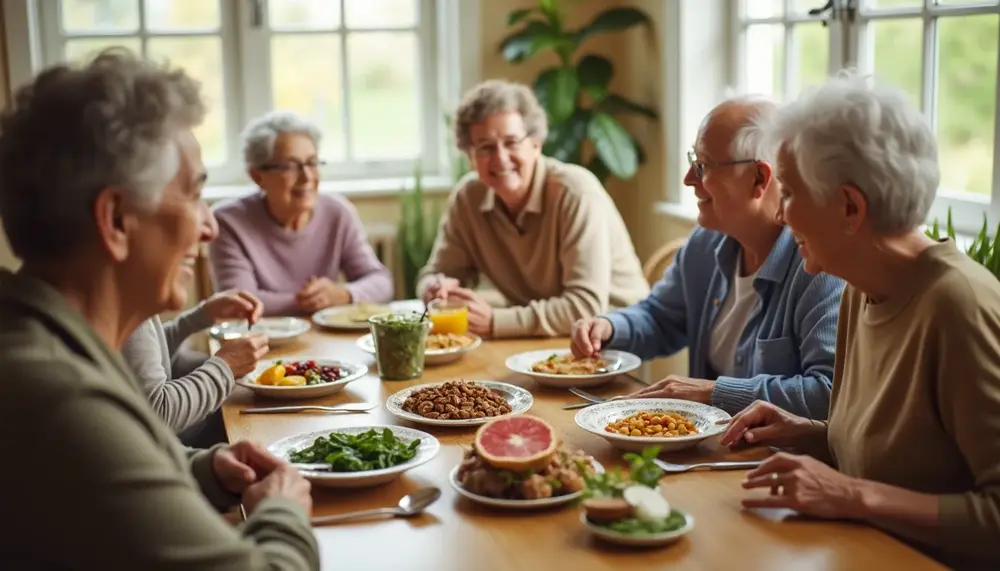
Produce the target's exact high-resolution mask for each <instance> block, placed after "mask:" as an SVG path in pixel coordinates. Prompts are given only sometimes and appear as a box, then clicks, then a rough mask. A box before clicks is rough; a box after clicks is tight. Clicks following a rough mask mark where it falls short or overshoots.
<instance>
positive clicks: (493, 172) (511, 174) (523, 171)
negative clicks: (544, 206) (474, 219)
mask: <svg viewBox="0 0 1000 571" xmlns="http://www.w3.org/2000/svg"><path fill="white" fill-rule="evenodd" d="M469 137H470V139H471V141H472V147H471V148H470V149H469V158H470V160H471V162H472V164H473V165H475V168H476V173H477V174H478V175H479V179H480V180H481V181H483V183H485V184H486V186H488V187H490V188H492V189H493V190H494V191H495V192H496V193H497V194H499V195H500V197H501V199H503V200H505V201H507V202H514V201H516V199H518V198H520V197H521V196H523V195H524V194H525V193H527V191H528V188H529V187H530V186H531V177H532V175H533V174H534V172H535V164H536V163H537V162H538V157H539V155H541V152H542V145H541V143H540V142H538V141H536V140H535V139H533V138H531V137H528V131H527V129H526V127H525V125H524V118H523V117H521V114H520V113H516V112H513V111H508V112H503V113H494V114H492V115H489V116H487V117H486V119H485V120H483V121H482V122H480V123H475V124H473V125H472V126H470V127H469Z"/></svg>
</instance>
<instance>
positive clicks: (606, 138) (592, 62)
mask: <svg viewBox="0 0 1000 571" xmlns="http://www.w3.org/2000/svg"><path fill="white" fill-rule="evenodd" d="M640 24H645V25H649V24H650V20H649V16H647V15H646V14H645V13H644V12H643V11H641V10H638V9H636V8H610V9H608V10H604V11H603V12H601V13H600V14H598V15H597V16H595V17H594V18H593V20H591V21H590V23H588V24H587V25H585V26H583V27H581V28H579V29H571V28H569V27H567V26H566V25H565V14H564V11H563V9H562V7H561V5H560V2H559V0H539V2H538V6H537V7H535V8H526V9H520V10H514V11H512V12H510V13H509V14H508V16H507V25H508V26H510V27H517V29H516V30H515V31H513V32H512V33H511V34H509V35H508V36H507V37H506V38H504V39H503V41H502V42H500V53H501V54H502V55H503V57H504V59H506V60H507V61H508V62H511V63H514V64H517V63H521V62H523V61H525V60H527V59H530V58H532V57H535V56H537V55H539V54H541V53H543V52H545V51H547V50H552V51H553V52H555V54H556V56H557V57H558V64H557V65H555V66H552V67H549V68H546V69H545V70H543V71H542V72H541V73H540V74H539V76H538V78H537V79H536V80H535V82H534V85H533V89H534V92H535V95H536V96H537V97H538V100H539V102H540V103H541V104H542V105H543V106H544V107H545V110H546V112H547V114H548V117H549V124H550V125H549V136H548V138H547V139H546V141H545V144H544V147H543V152H544V153H545V154H546V155H549V156H551V157H554V158H557V159H559V160H561V161H564V162H571V163H576V164H581V165H585V166H586V167H587V168H588V169H590V171H591V172H593V173H594V174H595V175H597V177H598V178H599V179H600V180H601V181H602V182H603V181H604V180H606V179H607V178H608V176H615V177H617V178H619V179H630V178H632V177H633V176H635V173H636V171H637V170H638V165H639V164H640V163H642V162H644V161H645V157H644V153H643V151H642V148H641V147H640V145H639V143H638V142H637V141H636V140H635V138H634V137H633V136H632V135H631V134H630V133H629V132H628V131H627V130H626V129H625V127H624V126H622V124H621V122H620V121H619V120H618V117H619V116H621V115H623V114H626V115H627V114H632V115H639V116H643V117H647V118H649V119H652V120H656V119H657V113H656V111H654V110H653V109H652V108H650V107H647V106H644V105H641V104H639V103H636V102H634V101H631V100H629V99H628V98H626V97H624V96H622V95H620V94H617V93H613V92H612V91H611V87H610V86H611V80H612V78H613V77H614V65H613V64H612V63H611V61H610V60H609V59H607V58H606V57H603V56H601V55H598V54H594V53H587V54H584V55H583V56H582V57H578V56H577V55H576V52H577V50H578V49H579V48H580V46H581V45H582V44H583V42H584V41H585V40H586V39H587V38H589V37H591V36H594V35H596V34H602V33H608V32H616V31H621V30H626V29H628V28H631V27H633V26H637V25H640ZM587 143H589V147H588V146H587Z"/></svg>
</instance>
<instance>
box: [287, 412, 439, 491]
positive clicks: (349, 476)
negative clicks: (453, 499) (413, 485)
mask: <svg viewBox="0 0 1000 571" xmlns="http://www.w3.org/2000/svg"><path fill="white" fill-rule="evenodd" d="M268 450H269V451H270V452H271V453H272V454H274V455H275V456H277V457H279V458H282V459H283V460H285V461H287V462H290V463H292V464H302V465H314V466H315V467H316V469H303V470H302V474H303V475H304V476H305V477H306V478H307V479H308V480H309V481H310V482H312V483H313V484H315V485H317V486H325V487H331V488H358V487H365V486H375V485H379V484H385V483H388V482H391V481H393V480H395V479H396V478H399V477H400V476H402V475H403V473H404V472H406V471H408V470H412V469H413V468H416V467H417V466H420V465H422V464H425V463H427V462H429V461H430V460H431V459H433V458H434V457H435V456H437V453H438V452H439V451H440V450H441V443H440V442H438V440H437V439H436V438H434V437H433V436H431V435H430V434H427V433H426V432H422V431H420V430H414V429H412V428H406V427H402V426H354V427H345V428H337V429H334V430H317V431H312V432H305V433H301V434H296V435H294V436H289V437H287V438H283V439H281V440H279V441H277V442H275V443H273V444H271V445H270V446H268Z"/></svg>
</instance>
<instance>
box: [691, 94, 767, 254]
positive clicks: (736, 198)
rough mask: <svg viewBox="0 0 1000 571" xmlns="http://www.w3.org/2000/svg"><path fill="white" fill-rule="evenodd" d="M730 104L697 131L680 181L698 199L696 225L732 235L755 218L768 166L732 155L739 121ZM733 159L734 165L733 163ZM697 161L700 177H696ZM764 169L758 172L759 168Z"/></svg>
mask: <svg viewBox="0 0 1000 571" xmlns="http://www.w3.org/2000/svg"><path fill="white" fill-rule="evenodd" d="M740 113H745V111H742V110H740V109H736V108H734V107H725V108H719V109H716V110H715V111H713V112H712V114H711V115H710V116H709V117H708V118H707V119H706V121H705V123H704V124H703V125H702V128H701V129H700V130H699V133H698V139H697V141H696V142H695V145H694V148H693V153H692V157H691V158H692V159H693V160H694V163H692V164H690V165H689V167H688V171H687V173H686V174H685V176H684V184H685V185H687V186H689V187H691V188H692V189H693V190H694V194H695V196H696V197H697V199H698V224H699V225H700V226H702V227H704V228H708V229H711V230H715V231H718V232H722V233H723V234H730V235H732V234H734V233H736V232H738V231H739V230H740V228H741V227H742V226H744V225H746V224H747V223H748V222H749V221H751V220H752V219H754V218H755V217H757V215H758V214H759V211H760V209H761V207H762V206H763V204H764V202H766V201H762V200H761V199H762V198H763V197H764V191H766V190H767V188H768V185H769V184H770V170H769V167H768V166H767V165H766V164H764V163H760V162H756V163H755V162H754V161H752V160H751V159H753V158H754V157H734V156H732V152H731V149H730V148H731V146H732V141H733V137H734V136H735V134H736V130H737V128H738V126H739V122H740V121H741V117H742V116H741V115H740ZM734 162H737V164H733V163H734ZM699 164H700V165H701V176H699V172H698V171H699ZM764 169H767V172H765V173H763V175H764V176H760V175H761V172H759V171H761V170H764Z"/></svg>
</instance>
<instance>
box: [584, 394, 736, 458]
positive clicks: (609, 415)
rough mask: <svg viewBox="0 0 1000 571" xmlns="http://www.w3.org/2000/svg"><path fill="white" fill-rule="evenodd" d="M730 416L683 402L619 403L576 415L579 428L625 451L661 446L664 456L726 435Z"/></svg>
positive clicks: (714, 408)
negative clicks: (711, 438) (720, 422)
mask: <svg viewBox="0 0 1000 571" xmlns="http://www.w3.org/2000/svg"><path fill="white" fill-rule="evenodd" d="M730 418H731V417H730V415H729V413H727V412H726V411H724V410H722V409H720V408H716V407H714V406H711V405H707V404H702V403H698V402H692V401H686V400H680V399H628V400H615V401H609V402H605V403H601V404H596V405H594V406H591V407H587V408H585V409H583V410H581V411H580V412H578V413H577V414H576V417H575V420H576V424H577V426H579V427H580V428H582V429H584V430H586V431H587V432H590V433H592V434H596V435H597V436H600V437H602V438H604V439H605V440H607V441H608V442H610V443H611V444H612V445H613V446H616V447H618V448H620V449H622V450H628V451H632V452H638V451H642V450H643V449H644V448H648V447H650V446H659V447H660V449H661V451H663V452H671V451H675V450H683V449H685V448H691V447H694V446H697V445H698V443H699V442H701V441H703V440H705V439H707V438H710V437H713V436H717V435H719V434H722V432H723V431H724V430H725V429H726V425H724V424H717V423H718V421H720V420H728V419H730Z"/></svg>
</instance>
